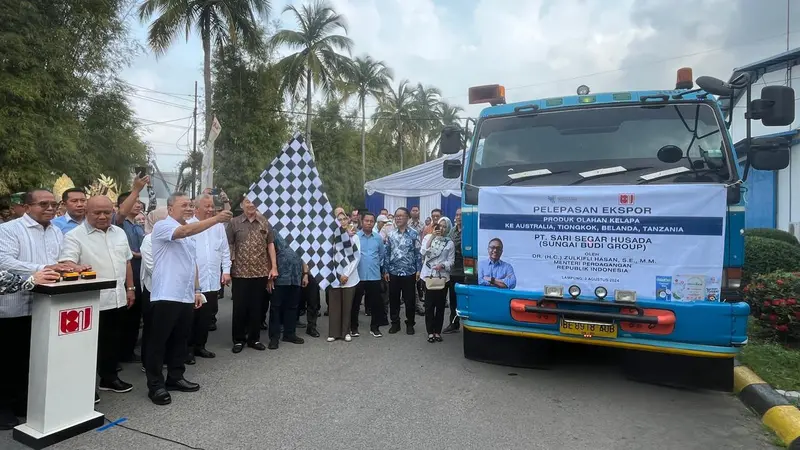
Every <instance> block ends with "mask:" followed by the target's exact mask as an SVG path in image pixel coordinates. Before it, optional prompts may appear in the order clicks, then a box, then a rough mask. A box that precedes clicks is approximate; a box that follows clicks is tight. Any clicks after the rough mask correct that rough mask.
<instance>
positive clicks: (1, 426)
mask: <svg viewBox="0 0 800 450" xmlns="http://www.w3.org/2000/svg"><path fill="white" fill-rule="evenodd" d="M17 425H19V419H17V416H15V415H14V413H13V412H11V411H9V410H5V409H4V410H2V411H0V430H3V431H6V430H13V429H14V427H15V426H17Z"/></svg>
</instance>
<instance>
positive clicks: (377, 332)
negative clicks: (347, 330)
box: [369, 328, 383, 338]
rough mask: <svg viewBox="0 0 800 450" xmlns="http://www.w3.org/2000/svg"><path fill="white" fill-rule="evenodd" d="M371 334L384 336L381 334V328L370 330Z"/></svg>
mask: <svg viewBox="0 0 800 450" xmlns="http://www.w3.org/2000/svg"><path fill="white" fill-rule="evenodd" d="M369 334H371V335H373V336H374V337H376V338H379V337H383V334H381V330H379V329H377V328H375V329H374V330H369Z"/></svg>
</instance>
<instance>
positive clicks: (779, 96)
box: [749, 86, 795, 168]
mask: <svg viewBox="0 0 800 450" xmlns="http://www.w3.org/2000/svg"><path fill="white" fill-rule="evenodd" d="M794 103H795V102H794V89H792V88H790V87H788V86H765V87H764V88H763V89H761V98H760V99H758V100H753V101H751V102H750V111H749V113H750V118H752V119H756V120H758V119H761V123H763V124H764V126H767V127H776V126H786V125H791V124H792V123H793V122H794V108H795V105H794ZM753 167H755V166H753ZM756 168H757V167H756Z"/></svg>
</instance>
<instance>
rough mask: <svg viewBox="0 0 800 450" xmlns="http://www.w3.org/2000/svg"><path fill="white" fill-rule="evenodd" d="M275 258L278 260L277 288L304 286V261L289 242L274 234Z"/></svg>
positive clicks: (278, 234)
mask: <svg viewBox="0 0 800 450" xmlns="http://www.w3.org/2000/svg"><path fill="white" fill-rule="evenodd" d="M273 239H274V243H275V258H276V259H277V260H278V278H275V285H276V286H302V285H303V284H302V283H303V259H302V258H300V255H298V254H297V252H296V251H294V250H292V247H291V246H290V245H289V243H288V242H286V240H285V239H284V238H283V236H281V235H280V233H274V234H273Z"/></svg>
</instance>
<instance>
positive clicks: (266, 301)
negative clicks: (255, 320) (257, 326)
mask: <svg viewBox="0 0 800 450" xmlns="http://www.w3.org/2000/svg"><path fill="white" fill-rule="evenodd" d="M271 302H272V292H270V291H268V290H266V289H264V292H263V293H262V294H261V322H259V323H267V321H269V307H270V304H271Z"/></svg>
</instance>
